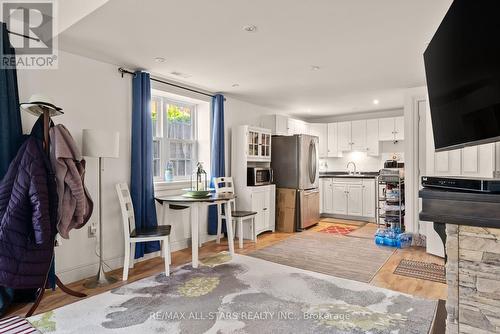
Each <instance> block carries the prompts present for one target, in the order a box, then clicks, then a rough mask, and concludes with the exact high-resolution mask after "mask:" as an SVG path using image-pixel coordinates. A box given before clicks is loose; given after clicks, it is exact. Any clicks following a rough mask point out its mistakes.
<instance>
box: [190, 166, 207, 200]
mask: <svg viewBox="0 0 500 334" xmlns="http://www.w3.org/2000/svg"><path fill="white" fill-rule="evenodd" d="M184 196H186V197H195V198H200V197H208V196H210V189H209V188H208V181H207V172H205V170H204V169H203V165H202V163H201V162H198V164H197V165H196V168H195V169H194V171H193V173H192V174H191V188H190V189H188V190H187V192H186V193H185V194H184Z"/></svg>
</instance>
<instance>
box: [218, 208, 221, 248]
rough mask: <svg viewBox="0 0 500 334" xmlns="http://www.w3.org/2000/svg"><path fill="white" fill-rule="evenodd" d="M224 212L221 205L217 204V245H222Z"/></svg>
mask: <svg viewBox="0 0 500 334" xmlns="http://www.w3.org/2000/svg"><path fill="white" fill-rule="evenodd" d="M221 215H222V210H221V205H220V204H217V243H218V244H220V235H221V233H222V217H221Z"/></svg>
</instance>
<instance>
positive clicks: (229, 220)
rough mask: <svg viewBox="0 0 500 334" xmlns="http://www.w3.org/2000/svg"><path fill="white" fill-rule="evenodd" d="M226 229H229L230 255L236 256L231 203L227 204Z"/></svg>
mask: <svg viewBox="0 0 500 334" xmlns="http://www.w3.org/2000/svg"><path fill="white" fill-rule="evenodd" d="M225 204H226V229H227V243H228V245H229V253H230V254H231V255H234V232H233V216H232V214H231V204H230V202H229V201H227V202H226V203H225Z"/></svg>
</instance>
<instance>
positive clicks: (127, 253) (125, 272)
mask: <svg viewBox="0 0 500 334" xmlns="http://www.w3.org/2000/svg"><path fill="white" fill-rule="evenodd" d="M129 263H130V244H128V242H126V245H125V256H124V257H123V276H122V279H123V280H124V281H126V280H127V279H128V267H129Z"/></svg>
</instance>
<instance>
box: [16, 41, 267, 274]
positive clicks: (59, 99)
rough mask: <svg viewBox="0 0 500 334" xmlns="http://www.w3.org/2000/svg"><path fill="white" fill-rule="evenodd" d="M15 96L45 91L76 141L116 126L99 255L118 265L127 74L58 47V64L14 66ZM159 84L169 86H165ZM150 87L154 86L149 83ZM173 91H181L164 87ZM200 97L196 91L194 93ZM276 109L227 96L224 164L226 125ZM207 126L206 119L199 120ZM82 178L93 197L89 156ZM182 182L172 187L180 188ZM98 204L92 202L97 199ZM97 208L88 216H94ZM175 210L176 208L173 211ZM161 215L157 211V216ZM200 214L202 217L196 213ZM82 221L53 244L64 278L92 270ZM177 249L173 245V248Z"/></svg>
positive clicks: (181, 227)
mask: <svg viewBox="0 0 500 334" xmlns="http://www.w3.org/2000/svg"><path fill="white" fill-rule="evenodd" d="M18 84H19V93H20V100H21V101H27V100H28V99H29V97H30V95H31V94H34V93H42V94H45V95H48V96H50V97H51V98H52V99H53V100H54V102H55V103H56V104H57V105H60V106H61V107H63V108H64V112H65V114H64V115H63V116H59V117H57V118H54V122H55V123H62V124H64V125H65V126H66V127H67V128H68V129H69V131H70V132H71V133H72V135H73V137H74V138H75V140H76V142H77V143H78V144H79V145H81V131H82V129H84V128H90V129H103V130H115V131H119V132H120V158H119V159H106V160H105V162H104V169H105V170H104V172H103V194H102V197H103V198H102V199H103V212H102V213H103V221H102V222H103V228H104V239H103V242H104V258H105V261H106V262H107V263H108V264H109V265H110V266H111V267H112V268H117V267H121V266H122V260H123V249H124V246H123V225H122V221H121V216H120V209H119V204H118V200H117V197H116V193H115V189H114V185H115V184H116V183H118V182H123V181H127V182H128V181H129V180H130V132H131V130H130V129H131V99H132V98H131V91H132V84H131V78H130V77H129V76H125V77H124V78H121V75H120V73H119V72H118V71H117V65H114V64H107V63H103V62H99V61H96V60H93V59H89V58H85V57H81V56H78V55H74V54H70V53H67V52H63V51H60V53H59V69H57V70H20V71H18ZM163 86H164V87H169V86H165V85H163ZM154 87H155V88H159V87H158V86H157V85H154ZM168 89H169V90H170V91H171V92H172V93H181V92H182V93H183V94H185V92H184V91H180V90H176V89H172V88H170V87H169V88H168ZM196 97H197V98H200V96H196ZM267 113H276V111H273V110H269V109H267V108H263V107H260V106H256V105H253V104H250V103H247V102H242V101H238V100H236V99H234V98H231V97H230V96H229V97H227V101H226V105H225V115H226V117H225V122H226V123H225V125H226V166H227V168H228V170H229V164H230V161H231V159H230V156H229V152H230V142H229V138H231V137H230V128H231V127H232V126H234V125H238V124H254V125H258V124H259V120H260V117H261V115H263V114H267ZM33 123H34V119H33V117H32V116H31V115H27V114H24V113H23V127H24V129H25V130H26V131H29V130H30V129H31V126H32V124H33ZM204 123H205V124H206V126H207V127H209V124H207V122H204ZM87 163H88V164H87V172H86V184H87V187H88V188H89V191H90V193H91V195H92V197H93V198H94V199H95V198H96V183H97V168H96V161H95V160H93V159H90V158H89V159H88V161H87ZM181 188H182V186H180V187H178V189H177V190H173V192H179V191H180V190H181ZM96 206H97V203H96ZM96 214H97V210H95V211H94V215H93V217H92V218H91V221H94V222H95V219H96ZM176 214H177V213H176ZM179 215H180V216H178V217H177V216H175V217H176V218H178V219H177V220H176V225H174V226H173V233H176V235H177V239H178V240H179V242H178V243H177V244H176V247H177V248H179V247H186V246H187V242H188V240H187V237H188V236H189V229H188V227H189V225H188V224H187V220H188V215H187V214H186V213H179ZM159 219H160V216H159ZM201 219H203V218H201ZM88 225H89V224H87V225H86V226H85V227H84V228H83V229H81V230H73V231H72V232H71V233H70V240H64V241H63V243H62V245H61V246H59V247H57V248H56V271H57V272H58V274H59V276H60V278H61V279H62V280H63V281H64V282H72V281H75V280H78V279H82V278H85V277H89V276H92V275H93V274H95V272H96V271H97V263H98V258H97V256H96V253H95V248H96V245H97V244H96V239H95V238H89V237H88V231H87V226H88ZM174 249H176V248H174Z"/></svg>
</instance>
